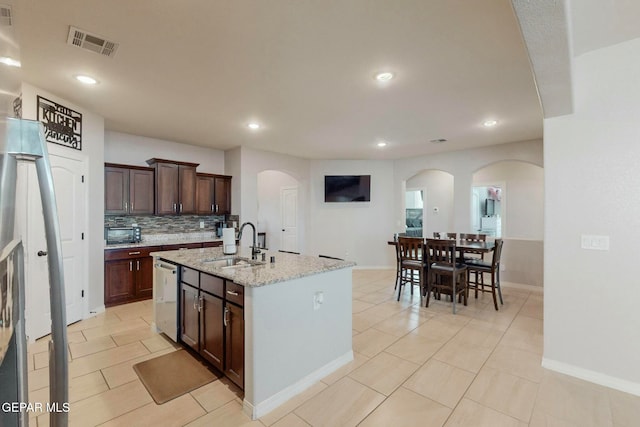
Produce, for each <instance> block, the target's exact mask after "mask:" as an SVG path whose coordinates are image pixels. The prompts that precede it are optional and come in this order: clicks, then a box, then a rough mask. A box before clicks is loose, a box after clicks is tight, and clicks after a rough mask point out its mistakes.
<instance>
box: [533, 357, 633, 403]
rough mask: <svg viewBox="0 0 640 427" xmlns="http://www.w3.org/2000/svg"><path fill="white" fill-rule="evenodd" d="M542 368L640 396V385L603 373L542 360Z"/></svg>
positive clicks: (547, 359) (551, 360) (545, 359)
mask: <svg viewBox="0 0 640 427" xmlns="http://www.w3.org/2000/svg"><path fill="white" fill-rule="evenodd" d="M542 367H543V368H546V369H549V370H551V371H555V372H559V373H561V374H565V375H569V376H572V377H575V378H579V379H581V380H585V381H589V382H591V383H594V384H598V385H601V386H604V387H609V388H612V389H615V390H619V391H622V392H624V393H630V394H633V395H636V396H640V384H639V383H634V382H632V381H627V380H623V379H622V378H616V377H612V376H609V375H606V374H603V373H601V372H596V371H592V370H589V369H584V368H580V367H578V366H575V365H570V364H568V363H564V362H559V361H557V360H553V359H549V358H546V357H543V358H542Z"/></svg>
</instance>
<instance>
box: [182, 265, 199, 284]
mask: <svg viewBox="0 0 640 427" xmlns="http://www.w3.org/2000/svg"><path fill="white" fill-rule="evenodd" d="M199 274H200V273H199V272H198V270H193V269H191V268H187V267H180V280H181V281H182V282H183V283H187V284H189V285H191V286H195V287H196V288H197V287H198V276H199Z"/></svg>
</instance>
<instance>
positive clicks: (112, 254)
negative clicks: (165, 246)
mask: <svg viewBox="0 0 640 427" xmlns="http://www.w3.org/2000/svg"><path fill="white" fill-rule="evenodd" d="M161 250H162V248H161V247H160V246H144V247H141V248H129V249H105V251H104V260H105V261H113V260H116V259H133V258H144V257H148V256H149V253H151V252H159V251H161Z"/></svg>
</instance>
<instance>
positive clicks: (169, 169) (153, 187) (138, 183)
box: [104, 158, 231, 215]
mask: <svg viewBox="0 0 640 427" xmlns="http://www.w3.org/2000/svg"><path fill="white" fill-rule="evenodd" d="M147 163H148V164H149V165H151V166H152V167H140V166H129V165H120V164H115V163H105V164H104V183H105V191H104V206H105V210H104V213H105V215H153V214H154V213H155V214H156V215H180V214H198V215H226V214H230V213H231V177H230V176H227V175H214V174H209V173H196V167H197V166H198V165H197V164H196V163H185V162H174V161H171V160H163V159H155V158H154V159H149V160H147Z"/></svg>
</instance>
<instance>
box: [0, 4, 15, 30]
mask: <svg viewBox="0 0 640 427" xmlns="http://www.w3.org/2000/svg"><path fill="white" fill-rule="evenodd" d="M12 16H13V15H12V14H11V6H7V5H6V4H0V25H2V26H5V27H10V26H11V25H13V18H12Z"/></svg>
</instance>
